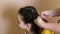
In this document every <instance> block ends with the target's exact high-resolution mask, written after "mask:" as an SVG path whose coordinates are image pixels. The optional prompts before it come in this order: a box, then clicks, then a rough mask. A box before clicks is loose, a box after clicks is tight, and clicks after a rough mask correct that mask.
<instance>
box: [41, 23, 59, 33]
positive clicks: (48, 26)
mask: <svg viewBox="0 0 60 34" xmlns="http://www.w3.org/2000/svg"><path fill="white" fill-rule="evenodd" d="M41 26H42V28H45V29H49V30H51V31H53V32H57V33H60V24H58V23H44V24H43V25H42V24H41Z"/></svg>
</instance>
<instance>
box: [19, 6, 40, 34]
mask: <svg viewBox="0 0 60 34" xmlns="http://www.w3.org/2000/svg"><path fill="white" fill-rule="evenodd" d="M18 13H19V17H18V18H19V22H20V23H19V26H20V27H21V28H22V29H27V30H28V31H31V33H33V34H39V32H40V27H38V26H37V25H36V24H35V23H34V19H36V18H37V17H38V13H37V10H36V9H35V8H34V7H32V6H26V7H22V8H20V9H19V12H18Z"/></svg>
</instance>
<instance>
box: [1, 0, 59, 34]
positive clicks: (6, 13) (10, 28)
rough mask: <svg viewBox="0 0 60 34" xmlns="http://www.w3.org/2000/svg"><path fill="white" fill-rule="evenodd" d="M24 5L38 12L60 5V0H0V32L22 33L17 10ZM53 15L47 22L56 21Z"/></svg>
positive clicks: (6, 33) (5, 33) (9, 33)
mask: <svg viewBox="0 0 60 34" xmlns="http://www.w3.org/2000/svg"><path fill="white" fill-rule="evenodd" d="M24 6H34V7H35V8H36V9H37V11H38V13H39V14H40V13H41V12H42V11H44V10H49V9H54V8H59V7H60V0H0V34H23V33H24V32H25V30H22V29H20V28H19V26H18V23H17V21H16V19H17V12H18V10H19V8H21V7H24ZM59 18H60V17H57V18H56V17H55V18H52V19H51V20H49V22H57V20H58V19H59Z"/></svg>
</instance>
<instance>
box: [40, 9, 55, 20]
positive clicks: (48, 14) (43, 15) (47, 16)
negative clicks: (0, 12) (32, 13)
mask: <svg viewBox="0 0 60 34" xmlns="http://www.w3.org/2000/svg"><path fill="white" fill-rule="evenodd" d="M53 15H54V13H53V11H52V10H50V11H43V12H42V13H41V18H43V19H46V20H48V19H50V18H52V17H53Z"/></svg>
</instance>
